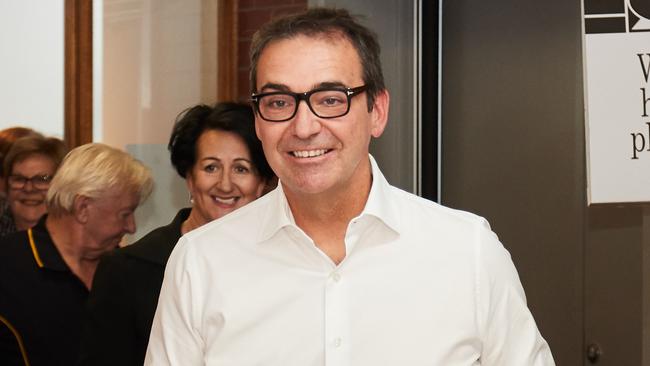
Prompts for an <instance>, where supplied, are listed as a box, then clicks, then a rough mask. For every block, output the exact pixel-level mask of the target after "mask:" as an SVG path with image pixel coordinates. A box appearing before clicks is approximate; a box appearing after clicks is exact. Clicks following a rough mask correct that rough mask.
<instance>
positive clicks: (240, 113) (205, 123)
mask: <svg viewBox="0 0 650 366" xmlns="http://www.w3.org/2000/svg"><path fill="white" fill-rule="evenodd" d="M208 130H220V131H227V132H232V133H234V134H236V135H237V136H239V137H241V139H242V140H243V141H244V143H245V144H246V146H247V147H248V152H249V153H250V156H251V159H252V160H253V165H255V168H256V169H257V172H258V174H259V175H260V176H261V177H262V178H263V179H265V180H266V181H267V182H268V181H270V180H271V179H273V178H275V174H274V173H273V171H272V170H271V167H270V166H269V163H268V162H267V161H266V158H265V157H264V151H263V150H262V143H261V142H260V140H259V139H258V138H257V135H256V134H255V117H254V114H253V109H252V107H251V106H250V105H249V104H244V103H233V102H223V103H217V104H216V105H215V106H214V107H210V106H207V105H204V104H200V105H197V106H194V107H191V108H188V109H186V110H185V111H183V112H181V114H180V115H179V116H178V117H177V118H176V122H175V123H174V128H173V130H172V135H171V137H170V138H169V144H168V145H167V149H168V150H169V152H170V153H171V161H172V165H173V166H174V168H175V169H176V171H177V172H178V174H179V175H180V176H181V177H183V178H185V177H186V175H187V173H188V172H189V171H190V170H191V169H192V167H193V166H194V164H195V163H196V148H197V143H198V141H199V137H200V136H201V134H203V132H205V131H208Z"/></svg>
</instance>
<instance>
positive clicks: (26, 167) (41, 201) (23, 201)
mask: <svg viewBox="0 0 650 366" xmlns="http://www.w3.org/2000/svg"><path fill="white" fill-rule="evenodd" d="M54 172H55V164H54V161H52V159H50V158H49V157H47V156H45V155H41V154H34V155H29V156H27V157H26V158H25V159H22V160H20V161H18V162H16V163H14V165H13V167H12V169H11V172H10V175H14V176H21V177H24V178H32V177H34V176H37V175H48V176H52V175H54ZM46 194H47V189H37V188H36V187H34V183H33V182H26V183H25V185H24V186H23V187H22V188H12V187H11V186H10V185H9V186H7V202H8V203H9V208H10V210H11V214H12V215H13V217H14V222H15V224H16V228H17V229H18V230H25V229H28V228H30V227H32V226H34V225H35V224H36V222H38V220H39V219H40V218H41V216H43V214H45V211H46V207H45V195H46Z"/></svg>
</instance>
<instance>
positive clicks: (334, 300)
mask: <svg viewBox="0 0 650 366" xmlns="http://www.w3.org/2000/svg"><path fill="white" fill-rule="evenodd" d="M345 282H346V279H345V278H344V276H343V275H342V274H341V272H340V269H338V268H337V269H334V270H333V271H332V272H330V274H329V275H328V276H327V279H326V285H325V365H326V366H349V365H350V362H349V360H350V357H349V346H350V339H349V332H348V324H349V322H348V318H349V314H348V313H349V309H348V306H347V300H348V299H347V296H346V292H347V291H346V284H345Z"/></svg>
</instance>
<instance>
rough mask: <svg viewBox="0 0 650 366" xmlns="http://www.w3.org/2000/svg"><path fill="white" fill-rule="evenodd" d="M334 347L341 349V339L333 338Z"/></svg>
mask: <svg viewBox="0 0 650 366" xmlns="http://www.w3.org/2000/svg"><path fill="white" fill-rule="evenodd" d="M334 347H336V348H339V347H341V338H338V337H337V338H335V339H334Z"/></svg>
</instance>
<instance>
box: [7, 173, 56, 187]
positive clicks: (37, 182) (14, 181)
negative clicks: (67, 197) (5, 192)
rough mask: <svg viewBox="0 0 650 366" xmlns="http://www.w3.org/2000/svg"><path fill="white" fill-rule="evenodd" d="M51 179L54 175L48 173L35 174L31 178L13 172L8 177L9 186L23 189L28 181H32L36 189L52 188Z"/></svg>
mask: <svg viewBox="0 0 650 366" xmlns="http://www.w3.org/2000/svg"><path fill="white" fill-rule="evenodd" d="M51 181H52V176H51V175H48V174H42V175H35V176H33V177H29V178H27V177H25V176H23V175H19V174H13V175H10V176H9V177H7V182H8V184H9V188H12V189H22V188H23V187H25V185H26V184H27V182H32V187H34V188H36V189H48V188H50V182H51Z"/></svg>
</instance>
